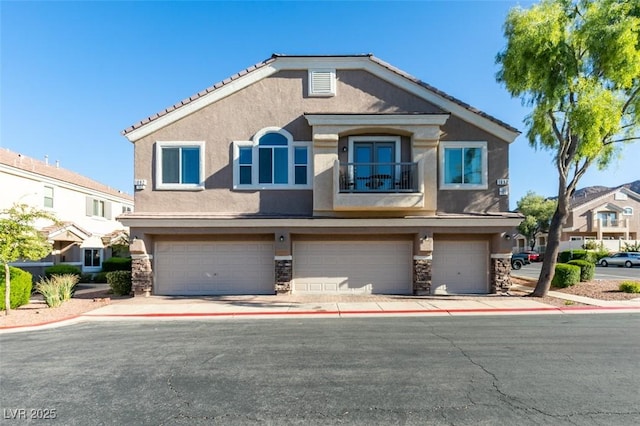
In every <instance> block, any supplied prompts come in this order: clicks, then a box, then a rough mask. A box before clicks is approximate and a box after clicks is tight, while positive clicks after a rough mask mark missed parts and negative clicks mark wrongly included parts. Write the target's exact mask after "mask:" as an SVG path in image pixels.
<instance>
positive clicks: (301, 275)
mask: <svg viewBox="0 0 640 426" xmlns="http://www.w3.org/2000/svg"><path fill="white" fill-rule="evenodd" d="M293 256H294V260H293V292H294V293H325V294H327V293H328V294H355V293H361V294H366V293H382V294H410V293H411V292H412V262H411V259H412V244H411V242H409V241H395V242H393V241H358V242H354V241H349V242H346V241H345V242H328V241H317V242H316V241H313V242H310V241H305V242H296V243H294V245H293Z"/></svg>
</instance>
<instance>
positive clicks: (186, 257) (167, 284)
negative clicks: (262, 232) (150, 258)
mask: <svg viewBox="0 0 640 426" xmlns="http://www.w3.org/2000/svg"><path fill="white" fill-rule="evenodd" d="M273 253H274V248H273V243H271V242H264V241H256V242H205V241H202V242H158V243H157V244H156V250H155V255H154V264H155V266H154V268H155V279H156V280H155V291H154V293H155V294H161V295H219V294H273V293H274V263H273Z"/></svg>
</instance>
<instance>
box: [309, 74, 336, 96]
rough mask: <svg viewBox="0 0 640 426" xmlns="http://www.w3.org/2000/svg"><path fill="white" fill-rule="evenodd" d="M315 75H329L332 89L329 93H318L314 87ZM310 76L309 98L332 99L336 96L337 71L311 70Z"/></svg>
mask: <svg viewBox="0 0 640 426" xmlns="http://www.w3.org/2000/svg"><path fill="white" fill-rule="evenodd" d="M314 73H329V79H330V89H329V92H316V91H314V87H313V74H314ZM308 75H309V96H311V97H320V98H322V97H332V96H336V70H335V69H310V70H309V72H308Z"/></svg>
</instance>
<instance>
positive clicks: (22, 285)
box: [0, 266, 32, 311]
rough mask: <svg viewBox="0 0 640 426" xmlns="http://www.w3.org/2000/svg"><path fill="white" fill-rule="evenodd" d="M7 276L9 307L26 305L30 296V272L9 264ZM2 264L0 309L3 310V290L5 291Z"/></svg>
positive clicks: (0, 273)
mask: <svg viewBox="0 0 640 426" xmlns="http://www.w3.org/2000/svg"><path fill="white" fill-rule="evenodd" d="M9 277H10V280H11V282H10V287H11V291H10V296H9V297H10V298H11V309H15V308H18V307H20V306H22V305H26V304H27V303H29V300H30V298H31V285H32V281H31V279H32V278H31V274H30V273H29V272H27V271H23V270H22V269H20V268H15V267H13V266H9ZM4 279H5V276H4V266H3V267H2V268H1V269H0V310H3V311H4V310H5V305H4V292H5V284H4Z"/></svg>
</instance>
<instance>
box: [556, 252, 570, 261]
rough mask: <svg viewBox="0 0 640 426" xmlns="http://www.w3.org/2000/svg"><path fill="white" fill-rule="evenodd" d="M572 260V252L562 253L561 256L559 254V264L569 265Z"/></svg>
mask: <svg viewBox="0 0 640 426" xmlns="http://www.w3.org/2000/svg"><path fill="white" fill-rule="evenodd" d="M571 259H573V255H572V252H571V250H565V251H562V252H560V254H558V262H559V263H567V262H568V261H570V260H571Z"/></svg>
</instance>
